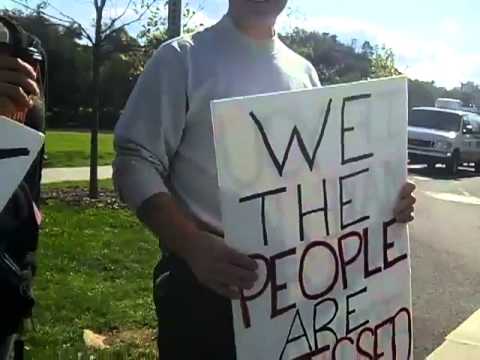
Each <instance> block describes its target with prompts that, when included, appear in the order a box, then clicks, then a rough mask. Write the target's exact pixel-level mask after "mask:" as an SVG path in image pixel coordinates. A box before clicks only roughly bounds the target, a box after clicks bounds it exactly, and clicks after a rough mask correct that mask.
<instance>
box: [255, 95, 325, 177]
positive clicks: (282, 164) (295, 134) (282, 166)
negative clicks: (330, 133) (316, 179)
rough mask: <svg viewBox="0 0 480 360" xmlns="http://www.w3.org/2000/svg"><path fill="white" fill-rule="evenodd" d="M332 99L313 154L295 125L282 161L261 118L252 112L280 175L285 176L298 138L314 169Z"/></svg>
mask: <svg viewBox="0 0 480 360" xmlns="http://www.w3.org/2000/svg"><path fill="white" fill-rule="evenodd" d="M332 101H333V100H332V99H330V100H329V101H328V105H327V109H326V110H325V114H324V117H323V124H322V129H321V131H320V134H319V136H318V138H317V143H316V144H315V148H314V149H313V152H312V154H311V155H310V153H309V151H308V149H307V146H306V145H305V142H304V140H303V137H302V135H301V133H300V131H299V130H298V128H297V126H294V128H293V130H292V132H291V134H290V139H289V141H288V145H287V149H286V150H285V152H284V154H283V159H282V161H281V162H280V160H279V158H278V157H277V155H276V154H275V152H274V151H273V147H272V144H271V143H270V140H269V139H268V136H267V133H266V131H265V128H264V127H263V124H262V123H261V122H260V120H259V119H258V118H257V116H256V115H255V113H254V112H253V111H251V112H250V118H251V119H252V120H253V122H254V124H255V126H256V127H257V129H258V131H259V132H260V135H261V137H262V141H263V144H264V145H265V148H266V149H267V152H268V155H269V156H270V158H271V159H272V162H273V165H274V166H275V168H276V169H277V171H278V174H279V175H280V176H283V171H284V170H285V166H286V164H287V160H288V156H289V155H290V151H291V148H292V145H293V141H294V140H295V139H297V144H298V147H299V149H300V152H301V153H302V155H303V157H304V159H305V161H306V163H307V165H308V168H309V169H310V171H312V170H313V166H314V164H315V158H316V157H317V153H318V149H319V148H320V144H321V143H322V139H323V136H324V134H325V129H326V127H327V123H328V119H329V117H330V111H331V108H332Z"/></svg>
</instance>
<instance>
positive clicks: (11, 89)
mask: <svg viewBox="0 0 480 360" xmlns="http://www.w3.org/2000/svg"><path fill="white" fill-rule="evenodd" d="M0 96H6V97H8V98H10V99H11V100H12V101H13V102H14V103H15V104H16V105H17V106H22V107H23V106H25V107H30V106H31V105H32V102H31V100H30V99H29V98H28V95H27V94H26V93H25V91H23V89H22V87H21V86H15V85H11V84H5V83H0Z"/></svg>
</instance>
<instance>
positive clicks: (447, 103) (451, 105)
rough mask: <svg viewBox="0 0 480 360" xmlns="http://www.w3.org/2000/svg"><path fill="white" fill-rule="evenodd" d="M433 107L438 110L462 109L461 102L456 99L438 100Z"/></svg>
mask: <svg viewBox="0 0 480 360" xmlns="http://www.w3.org/2000/svg"><path fill="white" fill-rule="evenodd" d="M435 107H436V108H440V109H450V110H459V111H462V110H463V109H464V106H463V102H462V101H461V100H457V99H448V98H439V99H437V100H435Z"/></svg>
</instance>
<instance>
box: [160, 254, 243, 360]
mask: <svg viewBox="0 0 480 360" xmlns="http://www.w3.org/2000/svg"><path fill="white" fill-rule="evenodd" d="M154 300H155V307H156V312H157V318H158V349H159V355H160V360H190V359H195V360H235V357H236V356H235V340H234V332H233V320H232V308H231V302H230V300H228V299H226V298H223V297H221V296H219V295H217V294H215V293H214V292H213V291H211V290H209V289H207V288H206V287H204V286H202V285H201V284H200V283H199V282H198V281H197V280H196V278H195V276H194V275H193V273H192V272H191V271H190V269H189V267H188V266H187V265H186V264H185V262H183V261H181V260H180V259H178V258H176V257H173V256H171V255H168V256H166V257H164V258H163V259H162V260H161V261H160V263H159V264H158V265H157V267H156V268H155V272H154Z"/></svg>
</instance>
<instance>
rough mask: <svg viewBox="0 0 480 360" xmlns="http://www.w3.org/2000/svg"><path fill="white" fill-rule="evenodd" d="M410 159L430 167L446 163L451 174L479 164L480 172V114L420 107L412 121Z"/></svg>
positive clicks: (413, 115)
mask: <svg viewBox="0 0 480 360" xmlns="http://www.w3.org/2000/svg"><path fill="white" fill-rule="evenodd" d="M408 158H409V160H410V162H411V163H423V164H427V165H428V166H429V167H432V168H433V167H435V165H436V164H438V163H442V164H445V165H446V167H447V170H448V171H449V172H450V173H451V174H455V173H456V172H457V168H458V166H459V165H460V164H462V163H475V171H476V172H480V116H479V115H477V114H473V113H469V112H465V111H457V110H449V109H439V108H432V107H418V108H414V109H412V111H411V113H410V117H409V120H408Z"/></svg>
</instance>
